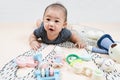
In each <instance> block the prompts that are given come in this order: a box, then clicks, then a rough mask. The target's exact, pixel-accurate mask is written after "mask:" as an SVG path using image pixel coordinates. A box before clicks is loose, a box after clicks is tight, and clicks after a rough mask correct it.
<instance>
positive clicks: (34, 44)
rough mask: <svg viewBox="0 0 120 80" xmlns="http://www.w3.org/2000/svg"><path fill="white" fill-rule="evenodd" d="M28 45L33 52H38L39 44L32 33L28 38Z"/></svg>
mask: <svg viewBox="0 0 120 80" xmlns="http://www.w3.org/2000/svg"><path fill="white" fill-rule="evenodd" d="M29 45H30V47H31V48H32V49H33V50H38V48H40V47H41V45H40V42H38V40H37V38H36V36H35V35H34V34H33V33H32V34H31V35H30V37H29Z"/></svg>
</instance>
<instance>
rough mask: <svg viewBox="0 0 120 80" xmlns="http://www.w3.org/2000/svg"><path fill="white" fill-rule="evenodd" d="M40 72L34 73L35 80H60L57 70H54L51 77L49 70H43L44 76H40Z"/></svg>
mask: <svg viewBox="0 0 120 80" xmlns="http://www.w3.org/2000/svg"><path fill="white" fill-rule="evenodd" d="M41 74H42V73H41V72H40V71H39V70H36V71H35V75H36V77H37V80H60V71H59V70H58V69H55V70H54V73H53V76H50V75H49V74H50V73H49V70H45V75H46V76H44V77H43V76H41Z"/></svg>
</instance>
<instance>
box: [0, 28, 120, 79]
mask: <svg viewBox="0 0 120 80" xmlns="http://www.w3.org/2000/svg"><path fill="white" fill-rule="evenodd" d="M80 30H82V28H81V29H80ZM84 30H85V28H84ZM81 33H82V34H81V35H83V33H85V31H81ZM84 36H85V35H84ZM83 40H84V41H85V42H86V43H87V44H88V45H96V41H94V40H90V39H87V38H85V37H84V38H83ZM47 46H48V45H46V44H42V47H41V48H40V49H39V52H41V51H43V50H44V49H45V48H46V47H47ZM56 46H60V47H65V48H75V45H74V44H73V43H71V42H64V43H61V44H58V45H55V47H56ZM35 54H36V52H35V51H33V50H29V51H27V52H25V53H23V54H21V55H19V56H33V55H35ZM54 54H56V52H55V51H54V49H53V50H51V51H49V54H48V55H46V56H45V57H44V58H43V61H44V60H47V59H48V58H49V57H52V56H53V55H54ZM90 55H91V56H92V61H93V62H94V63H95V64H96V65H97V67H98V68H99V69H101V66H99V65H98V64H97V62H96V60H97V59H98V58H102V56H101V55H100V54H96V53H90ZM19 56H18V57H19ZM17 70H18V67H17V65H16V63H15V61H14V59H13V60H11V61H10V62H8V63H6V65H5V66H4V67H3V68H2V69H1V70H0V80H36V77H35V75H34V72H35V70H36V69H35V68H32V69H31V71H30V72H29V73H27V74H26V76H23V77H18V76H17V75H16V72H17ZM101 70H102V69H101ZM103 72H104V76H105V79H106V80H120V65H119V64H117V63H116V65H115V67H114V70H113V71H111V72H105V71H104V70H103Z"/></svg>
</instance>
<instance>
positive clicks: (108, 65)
mask: <svg viewBox="0 0 120 80" xmlns="http://www.w3.org/2000/svg"><path fill="white" fill-rule="evenodd" d="M95 62H96V64H98V65H99V66H100V68H101V69H102V70H103V71H105V72H111V71H113V70H114V69H115V62H114V61H113V60H112V59H107V58H97V59H96V60H95Z"/></svg>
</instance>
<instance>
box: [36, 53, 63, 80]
mask: <svg viewBox="0 0 120 80" xmlns="http://www.w3.org/2000/svg"><path fill="white" fill-rule="evenodd" d="M56 58H57V57H56ZM34 59H35V60H37V61H38V62H39V65H38V69H37V70H36V71H35V76H36V77H37V80H60V71H59V70H58V69H53V65H52V63H51V61H50V63H49V61H48V62H47V61H42V54H36V55H34ZM60 59H61V58H60ZM58 62H59V58H58ZM53 63H54V61H53ZM51 65H52V66H51Z"/></svg>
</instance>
